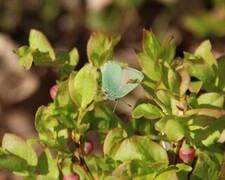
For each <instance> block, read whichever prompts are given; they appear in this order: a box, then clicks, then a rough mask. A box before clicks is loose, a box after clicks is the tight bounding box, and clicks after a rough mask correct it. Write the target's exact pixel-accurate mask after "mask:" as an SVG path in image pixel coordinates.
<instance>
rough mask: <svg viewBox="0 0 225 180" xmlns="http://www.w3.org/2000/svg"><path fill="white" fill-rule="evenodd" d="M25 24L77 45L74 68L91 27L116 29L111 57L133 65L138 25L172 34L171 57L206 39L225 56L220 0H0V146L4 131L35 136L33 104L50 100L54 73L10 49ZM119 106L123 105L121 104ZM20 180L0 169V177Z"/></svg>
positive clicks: (224, 5) (23, 36)
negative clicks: (22, 62)
mask: <svg viewBox="0 0 225 180" xmlns="http://www.w3.org/2000/svg"><path fill="white" fill-rule="evenodd" d="M31 28H35V29H38V30H39V31H42V32H43V33H44V34H45V35H46V36H47V38H48V39H49V41H50V42H51V44H52V46H53V47H54V49H55V50H63V51H69V50H70V49H71V48H73V47H77V49H78V51H79V53H80V63H79V67H78V68H80V67H82V65H83V64H84V63H85V62H87V56H86V45H87V41H88V38H89V36H90V35H91V33H92V32H93V31H103V32H105V33H106V34H108V35H112V34H115V33H120V34H121V36H122V39H121V41H120V42H119V44H118V46H117V47H116V49H115V59H116V60H121V61H125V62H128V63H129V65H130V66H131V67H137V68H138V63H137V59H136V56H135V53H134V51H133V49H134V48H135V49H141V39H142V31H143V29H144V28H145V29H147V30H150V29H151V30H152V31H153V32H154V33H155V34H156V35H157V36H158V37H159V38H160V40H161V41H163V40H164V39H165V38H166V37H167V36H169V35H173V36H174V37H175V41H176V44H177V56H181V57H182V56H183V51H184V50H185V51H190V52H193V51H194V49H195V48H196V47H197V46H198V45H199V44H200V43H201V42H202V41H203V40H205V39H210V41H211V43H212V46H213V51H214V54H215V56H216V57H219V56H220V55H222V54H225V1H224V0H195V1H190V0H0V144H1V140H2V137H3V135H4V133H6V132H9V133H15V134H17V135H19V136H21V137H22V138H24V139H26V138H35V137H37V134H36V131H35V128H34V125H33V121H34V116H35V112H36V110H37V108H38V107H39V106H40V105H42V104H44V105H46V104H48V103H49V102H50V101H51V99H50V96H49V88H50V87H51V86H52V85H54V84H55V80H56V79H57V77H58V75H57V73H56V72H55V71H54V70H52V69H49V68H37V67H32V68H31V70H30V71H25V70H23V69H22V68H20V67H19V66H18V63H17V60H18V56H16V55H15V54H13V52H12V50H13V49H15V48H18V47H20V46H22V45H27V44H28V38H29V31H30V29H31ZM123 106H124V104H123ZM5 179H10V180H11V179H20V178H17V177H15V176H13V175H12V174H11V173H10V172H7V171H0V180H5Z"/></svg>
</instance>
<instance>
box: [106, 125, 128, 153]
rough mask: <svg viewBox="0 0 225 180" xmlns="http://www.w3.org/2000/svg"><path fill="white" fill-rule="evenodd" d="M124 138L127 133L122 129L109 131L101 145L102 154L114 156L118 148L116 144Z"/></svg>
mask: <svg viewBox="0 0 225 180" xmlns="http://www.w3.org/2000/svg"><path fill="white" fill-rule="evenodd" d="M126 137H127V133H126V132H125V131H124V130H123V129H120V128H115V129H113V130H111V131H109V133H108V134H107V136H106V138H105V142H104V145H103V152H104V154H107V155H110V154H115V151H116V149H117V148H118V147H119V146H120V144H118V143H116V142H120V141H122V140H123V139H124V138H126ZM112 147H113V148H112Z"/></svg>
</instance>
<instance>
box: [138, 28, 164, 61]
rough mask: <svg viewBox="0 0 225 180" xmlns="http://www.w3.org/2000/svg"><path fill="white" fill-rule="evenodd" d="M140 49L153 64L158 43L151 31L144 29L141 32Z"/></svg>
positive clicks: (157, 50) (156, 57)
mask: <svg viewBox="0 0 225 180" xmlns="http://www.w3.org/2000/svg"><path fill="white" fill-rule="evenodd" d="M142 48H143V50H144V52H145V53H146V54H147V55H148V56H149V57H150V58H151V60H152V61H153V62H155V61H156V60H157V59H158V53H159V50H160V42H159V40H158V38H157V37H156V36H155V35H154V34H153V33H152V32H151V31H147V30H145V29H144V30H143V36H142Z"/></svg>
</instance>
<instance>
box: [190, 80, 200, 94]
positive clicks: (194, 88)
mask: <svg viewBox="0 0 225 180" xmlns="http://www.w3.org/2000/svg"><path fill="white" fill-rule="evenodd" d="M202 85H203V82H202V81H194V82H190V85H189V90H190V92H191V93H196V94H197V93H199V91H200V90H201V88H202Z"/></svg>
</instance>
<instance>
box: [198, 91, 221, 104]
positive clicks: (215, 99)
mask: <svg viewBox="0 0 225 180" xmlns="http://www.w3.org/2000/svg"><path fill="white" fill-rule="evenodd" d="M198 104H199V106H200V107H204V106H205V107H207V106H208V107H209V106H214V107H218V108H223V106H224V95H223V94H220V93H214V92H209V93H204V94H201V95H200V96H199V98H198Z"/></svg>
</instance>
